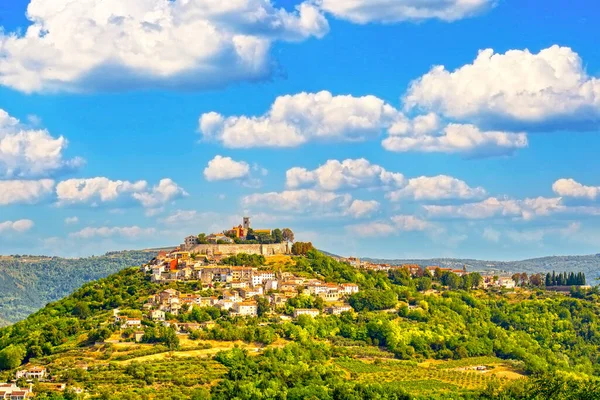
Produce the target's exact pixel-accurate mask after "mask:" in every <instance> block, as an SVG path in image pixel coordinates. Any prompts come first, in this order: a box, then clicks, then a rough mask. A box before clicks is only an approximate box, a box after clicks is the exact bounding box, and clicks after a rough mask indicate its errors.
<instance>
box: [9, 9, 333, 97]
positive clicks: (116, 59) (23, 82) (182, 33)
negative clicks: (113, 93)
mask: <svg viewBox="0 0 600 400" xmlns="http://www.w3.org/2000/svg"><path fill="white" fill-rule="evenodd" d="M27 18H28V19H29V20H30V21H31V22H32V24H31V25H30V26H29V27H28V28H27V31H26V32H25V33H24V34H20V33H8V34H7V33H0V53H2V55H3V56H2V58H0V84H2V85H5V86H9V87H12V88H14V89H17V90H20V91H23V92H28V93H29V92H43V91H59V90H60V91H94V90H126V89H132V88H140V87H141V88H144V87H166V88H175V89H183V90H189V89H205V88H213V87H221V86H225V85H227V84H229V83H232V82H238V81H252V80H258V79H265V78H267V77H269V76H270V75H271V74H272V72H273V69H274V68H273V67H274V63H273V62H272V60H271V59H270V55H269V53H270V47H271V44H272V43H273V42H274V41H279V40H283V41H300V40H304V39H306V38H309V37H322V36H324V35H325V34H326V33H327V32H328V29H329V26H328V23H327V20H326V19H325V17H324V16H323V15H322V13H321V11H320V10H319V9H318V8H317V7H316V6H315V5H313V4H312V3H311V2H304V3H302V4H299V5H298V6H297V7H296V9H295V10H293V11H289V12H288V11H286V10H284V9H280V8H275V7H274V6H273V5H272V2H271V1H269V0H236V1H221V2H217V1H212V0H189V1H171V0H127V1H122V0H31V1H30V3H29V6H28V8H27Z"/></svg>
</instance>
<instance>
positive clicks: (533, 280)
mask: <svg viewBox="0 0 600 400" xmlns="http://www.w3.org/2000/svg"><path fill="white" fill-rule="evenodd" d="M542 282H543V281H542V275H540V274H532V275H531V276H530V277H529V283H530V284H531V285H533V286H538V287H539V286H542Z"/></svg>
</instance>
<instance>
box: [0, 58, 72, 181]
mask: <svg viewBox="0 0 600 400" xmlns="http://www.w3.org/2000/svg"><path fill="white" fill-rule="evenodd" d="M1 63H2V59H1V58H0V64H1ZM67 144H68V142H67V140H66V139H65V138H64V137H62V136H60V137H58V138H55V137H53V136H51V135H50V133H49V132H48V131H47V130H44V129H29V128H27V127H26V126H24V125H23V124H21V122H20V121H19V120H18V119H16V118H14V117H11V116H10V115H9V114H8V113H7V112H6V111H4V110H2V109H0V177H4V178H31V177H41V176H49V175H52V174H56V173H58V172H60V171H64V170H71V169H76V168H78V167H79V166H81V165H82V164H83V159H81V158H73V159H65V158H64V151H65V149H66V148H67Z"/></svg>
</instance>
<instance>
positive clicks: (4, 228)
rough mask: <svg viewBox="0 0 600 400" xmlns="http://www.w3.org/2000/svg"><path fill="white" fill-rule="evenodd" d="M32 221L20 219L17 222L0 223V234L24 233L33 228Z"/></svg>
mask: <svg viewBox="0 0 600 400" xmlns="http://www.w3.org/2000/svg"><path fill="white" fill-rule="evenodd" d="M33 225H34V223H33V221H32V220H30V219H20V220H18V221H5V222H0V233H5V232H16V233H24V232H27V231H28V230H30V229H31V228H33Z"/></svg>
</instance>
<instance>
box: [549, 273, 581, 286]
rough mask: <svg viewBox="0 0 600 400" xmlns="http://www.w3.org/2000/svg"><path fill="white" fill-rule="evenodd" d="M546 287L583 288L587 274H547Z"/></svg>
mask: <svg viewBox="0 0 600 400" xmlns="http://www.w3.org/2000/svg"><path fill="white" fill-rule="evenodd" d="M545 283H546V286H583V285H585V284H586V283H585V274H584V273H583V272H578V273H574V272H561V273H560V274H556V272H554V271H553V272H552V274H550V273H547V274H546V281H545Z"/></svg>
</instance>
